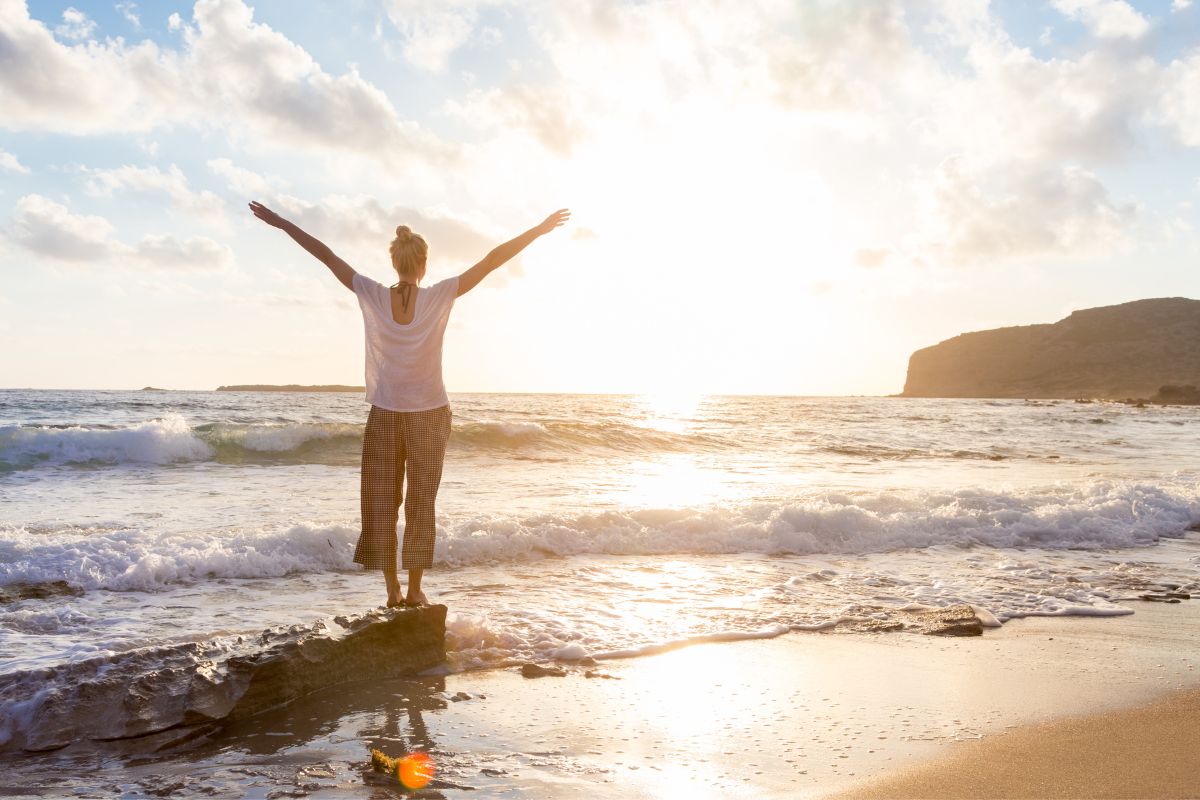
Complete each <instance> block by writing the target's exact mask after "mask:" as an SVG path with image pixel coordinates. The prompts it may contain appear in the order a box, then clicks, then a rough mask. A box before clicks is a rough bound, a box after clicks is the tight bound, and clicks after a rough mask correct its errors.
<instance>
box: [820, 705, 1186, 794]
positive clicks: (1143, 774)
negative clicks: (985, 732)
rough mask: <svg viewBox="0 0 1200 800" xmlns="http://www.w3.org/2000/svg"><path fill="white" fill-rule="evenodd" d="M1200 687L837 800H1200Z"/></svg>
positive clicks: (978, 750) (982, 745) (1042, 729)
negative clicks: (1138, 799)
mask: <svg viewBox="0 0 1200 800" xmlns="http://www.w3.org/2000/svg"><path fill="white" fill-rule="evenodd" d="M1198 742H1200V690H1195V689H1192V690H1188V691H1183V692H1177V693H1173V694H1170V695H1167V696H1165V697H1162V698H1159V699H1158V700H1156V701H1154V702H1152V703H1149V704H1147V705H1145V706H1139V707H1137V708H1133V709H1127V710H1124V711H1114V712H1109V713H1106V714H1094V715H1089V716H1085V717H1080V718H1074V719H1066V720H1060V721H1057V722H1050V723H1044V724H1041V725H1033V726H1029V727H1026V728H1020V729H1018V730H1015V731H1012V732H1011V733H1007V734H1004V735H1001V736H997V737H995V738H993V739H991V740H988V741H981V742H978V743H972V744H969V745H965V746H963V747H961V748H957V749H956V750H955V751H954V752H953V753H950V754H947V755H945V756H943V757H939V758H935V759H933V760H932V761H931V762H928V763H922V764H919V765H917V766H914V767H909V768H906V769H901V770H898V771H897V772H895V773H893V774H889V775H885V776H884V777H883V778H880V779H877V780H872V781H869V782H867V783H864V784H863V785H862V786H859V787H856V788H855V789H852V790H850V791H848V792H845V793H843V794H839V795H837V798H836V800H881V799H882V798H963V797H978V798H1008V797H1013V798H1015V797H1041V798H1071V797H1094V798H1128V797H1155V798H1189V797H1190V798H1194V797H1200V745H1198Z"/></svg>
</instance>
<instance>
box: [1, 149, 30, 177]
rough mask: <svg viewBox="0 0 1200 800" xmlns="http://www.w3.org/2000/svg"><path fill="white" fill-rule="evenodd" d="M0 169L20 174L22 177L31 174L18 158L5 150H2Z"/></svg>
mask: <svg viewBox="0 0 1200 800" xmlns="http://www.w3.org/2000/svg"><path fill="white" fill-rule="evenodd" d="M0 169H2V170H6V171H8V172H19V173H21V174H22V175H28V174H29V167H27V166H25V165H24V164H22V163H21V162H20V161H19V160H18V159H17V157H16V156H14V155H13V154H12V153H9V152H7V151H5V150H0Z"/></svg>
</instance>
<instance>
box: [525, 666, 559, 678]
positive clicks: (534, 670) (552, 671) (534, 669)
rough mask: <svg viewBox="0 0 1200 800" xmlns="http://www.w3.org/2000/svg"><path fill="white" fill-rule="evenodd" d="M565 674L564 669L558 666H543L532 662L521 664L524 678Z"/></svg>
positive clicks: (556, 676) (557, 676)
mask: <svg viewBox="0 0 1200 800" xmlns="http://www.w3.org/2000/svg"><path fill="white" fill-rule="evenodd" d="M566 674H567V673H566V671H565V670H562V669H559V668H558V667H543V666H541V665H539V664H533V663H526V664H522V665H521V675H522V676H523V677H526V678H562V677H565V676H566Z"/></svg>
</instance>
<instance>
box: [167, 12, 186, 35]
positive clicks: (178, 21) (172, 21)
mask: <svg viewBox="0 0 1200 800" xmlns="http://www.w3.org/2000/svg"><path fill="white" fill-rule="evenodd" d="M182 28H183V17H181V16H179V12H178V11H172V12H171V16H169V17H167V30H169V31H178V30H180V29H182Z"/></svg>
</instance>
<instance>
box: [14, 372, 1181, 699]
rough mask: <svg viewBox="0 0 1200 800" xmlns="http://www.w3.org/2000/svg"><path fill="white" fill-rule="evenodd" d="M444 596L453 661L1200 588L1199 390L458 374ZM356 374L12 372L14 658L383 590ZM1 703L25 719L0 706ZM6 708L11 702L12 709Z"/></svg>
mask: <svg viewBox="0 0 1200 800" xmlns="http://www.w3.org/2000/svg"><path fill="white" fill-rule="evenodd" d="M451 402H452V406H453V409H454V414H455V422H454V434H453V438H452V442H451V447H450V451H449V454H448V456H447V464H446V471H445V478H444V482H443V485H442V491H441V494H440V496H439V518H438V526H439V537H438V549H437V554H436V561H437V568H436V569H435V571H434V572H433V573H432V574H431V575H430V576H429V580H428V589H429V593H430V595H431V596H432V597H433V598H434V599H435V600H436V601H438V602H445V603H447V604H448V605H449V606H450V609H451V617H450V620H449V625H448V628H449V629H448V645H449V649H450V658H451V666H452V667H453V668H455V669H460V670H461V669H473V668H479V667H489V666H497V665H501V664H507V663H512V662H513V661H516V660H526V659H534V660H542V659H551V658H577V657H579V656H581V655H592V656H597V657H616V656H626V655H633V654H637V653H639V652H649V651H653V650H654V649H656V647H657V646H659V645H662V644H665V643H671V642H679V641H688V640H697V639H711V638H714V637H716V638H722V637H727V638H740V637H745V636H764V637H765V636H775V635H780V634H782V633H785V632H788V631H796V630H812V629H822V628H827V627H828V626H830V625H834V624H836V623H837V622H838V621H839V620H845V619H855V618H858V619H861V618H875V619H887V617H888V615H889V613H891V612H893V611H894V610H895V609H897V608H903V607H906V606H911V605H912V604H924V605H947V604H950V603H956V602H966V603H971V604H973V605H974V606H976V608H977V609H979V610H980V614H981V616H985V617H986V618H989V619H991V618H994V619H995V621H996V622H1004V621H1005V620H1008V619H1013V618H1019V617H1023V616H1029V615H1118V614H1127V613H1130V611H1131V610H1132V606H1131V605H1130V604H1129V603H1128V602H1127V598H1131V597H1134V596H1136V595H1137V594H1139V593H1141V592H1144V591H1145V590H1147V589H1150V588H1164V587H1178V588H1181V589H1182V590H1184V591H1195V590H1197V588H1198V583H1197V582H1198V580H1200V549H1197V539H1198V536H1197V534H1196V533H1188V532H1187V529H1188V528H1189V526H1193V525H1195V524H1196V523H1197V522H1200V499H1198V493H1197V489H1198V488H1200V469H1198V465H1200V410H1198V409H1194V408H1146V409H1137V408H1132V407H1128V406H1123V405H1118V404H1099V403H1095V404H1077V403H1071V402H1038V403H1027V402H1022V401H983V400H915V399H900V398H782V397H764V398H749V397H730V398H688V397H673V398H667V397H664V398H639V397H624V396H611V397H610V396H562V395H456V396H454V397H452V401H451ZM365 411H366V406H365V404H364V403H363V401H362V397H361V395H355V394H260V393H244V394H243V393H225V392H40V391H38V392H34V391H2V392H0V585H6V584H7V585H12V584H16V583H19V582H29V583H45V582H48V581H55V580H63V581H66V582H68V583H69V584H70V585H72V586H74V587H77V588H78V589H79V590H82V594H81V595H80V596H59V597H53V598H50V599H42V600H24V601H20V602H16V603H10V604H9V605H7V606H4V607H0V676H3V675H8V676H9V677H10V678H16V676H17V675H16V674H17V673H20V672H23V671H28V670H32V669H36V668H40V667H46V666H50V665H53V664H57V663H62V662H64V661H69V660H75V659H82V658H87V657H91V656H95V655H97V654H104V653H111V652H120V651H124V650H128V649H131V648H136V647H143V646H148V645H154V644H161V643H166V642H178V641H193V640H196V641H199V640H206V639H210V638H214V637H220V636H224V635H229V634H238V633H246V632H255V631H258V630H261V629H263V628H266V627H270V626H272V625H277V624H289V623H294V622H300V623H311V622H312V621H313V620H314V619H316V618H320V617H325V616H332V615H334V614H339V613H345V612H347V611H352V610H355V609H360V608H363V607H369V606H371V605H375V604H377V603H378V602H379V601H380V600H381V599H382V594H383V592H382V581H380V580H379V579H378V576H373V575H364V574H362V573H360V572H358V569H357V567H355V566H354V565H353V564H352V563H351V554H352V552H353V546H354V542H355V540H356V538H357V535H358V496H357V492H358V463H357V453H358V446H359V440H360V437H361V431H362V425H363V421H364V419H365ZM0 719H2V718H0ZM9 722H11V720H9Z"/></svg>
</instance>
